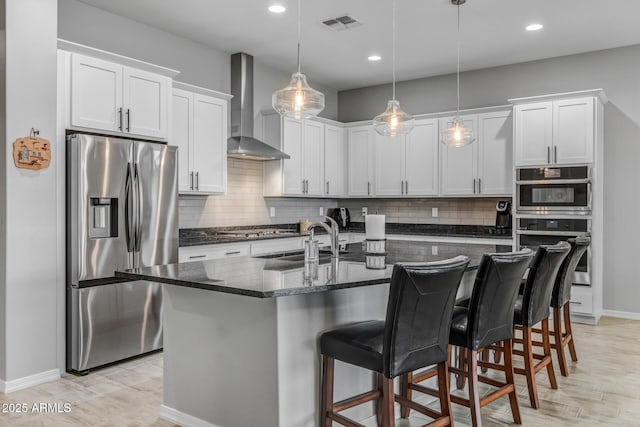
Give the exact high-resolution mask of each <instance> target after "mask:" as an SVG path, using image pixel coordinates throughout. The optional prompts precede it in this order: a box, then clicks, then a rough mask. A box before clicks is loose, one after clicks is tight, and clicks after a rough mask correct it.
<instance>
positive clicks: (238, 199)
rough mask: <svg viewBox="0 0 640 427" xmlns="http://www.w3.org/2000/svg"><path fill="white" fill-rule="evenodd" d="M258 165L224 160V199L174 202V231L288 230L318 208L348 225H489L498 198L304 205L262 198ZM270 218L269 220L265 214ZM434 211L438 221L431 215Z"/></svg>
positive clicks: (194, 198)
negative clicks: (374, 216)
mask: <svg viewBox="0 0 640 427" xmlns="http://www.w3.org/2000/svg"><path fill="white" fill-rule="evenodd" d="M262 165H263V163H262V162H255V161H250V160H238V159H228V163H227V170H228V174H227V194H226V195H224V196H180V228H200V227H227V226H237V225H268V224H292V223H296V222H298V221H300V220H303V219H308V220H310V221H316V220H320V219H322V217H321V215H320V211H319V210H320V208H321V207H322V208H323V211H324V212H326V210H327V209H328V208H334V207H337V206H343V207H347V208H349V210H350V212H351V220H352V221H364V218H363V217H362V213H361V212H362V207H363V206H366V207H367V209H368V212H369V213H380V214H385V215H386V216H387V218H386V220H387V222H396V223H408V224H463V225H489V226H490V225H494V224H495V221H496V210H495V207H496V203H497V201H498V200H502V199H501V198H482V199H480V198H477V199H338V200H335V199H308V198H289V197H287V198H284V197H283V198H272V197H269V198H265V197H263V196H262ZM271 208H274V209H275V216H273V217H271V216H270V209H271ZM431 208H438V217H432V216H431V213H432V209H431Z"/></svg>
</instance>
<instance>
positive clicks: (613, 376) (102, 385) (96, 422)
mask: <svg viewBox="0 0 640 427" xmlns="http://www.w3.org/2000/svg"><path fill="white" fill-rule="evenodd" d="M574 334H575V335H576V346H577V351H578V357H579V358H580V361H579V362H578V363H577V364H573V363H572V364H571V365H570V376H569V377H568V378H564V377H562V376H560V372H559V370H558V369H557V362H556V361H555V359H554V363H555V366H556V373H557V377H558V383H559V389H558V390H551V389H550V388H549V385H548V381H547V379H546V374H545V372H544V371H543V372H541V373H540V374H538V377H537V378H538V392H539V394H540V405H541V408H540V409H539V410H537V411H536V410H533V409H531V407H530V406H529V399H528V394H527V387H526V383H525V381H524V377H522V376H519V375H518V376H516V381H517V383H518V398H519V403H520V409H521V413H522V421H523V424H522V425H523V426H526V427H534V426H535V427H538V426H540V427H564V426H581V427H587V426H616V427H623V426H640V321H632V320H621V319H612V318H603V319H602V320H601V321H600V324H599V325H598V326H595V327H593V326H585V325H577V324H576V325H574ZM516 361H517V362H519V360H518V359H517V358H516ZM161 399H162V354H161V353H157V354H153V355H151V356H148V357H145V358H140V359H136V360H132V361H129V362H126V363H122V364H119V365H116V366H111V367H108V368H105V369H101V370H98V371H96V372H93V373H92V374H90V375H88V376H84V377H76V376H65V377H64V378H62V379H60V380H58V381H54V382H50V383H47V384H42V385H40V386H37V387H32V388H30V389H26V390H21V391H17V392H14V393H12V394H9V395H1V394H0V405H1V406H5V404H11V403H14V404H15V403H19V404H22V403H26V404H27V406H28V407H29V409H30V408H31V406H32V404H33V403H43V402H45V403H58V404H59V406H60V407H62V405H63V404H64V403H68V404H70V409H71V410H70V412H68V413H49V414H37V413H35V414H34V413H28V414H16V413H13V414H8V413H0V426H25V427H27V426H28V427H31V426H118V427H119V426H157V427H168V426H172V425H173V424H171V423H168V422H166V421H163V420H161V419H159V417H158V410H159V406H160V403H161ZM0 409H3V408H1V407H0ZM453 410H454V416H455V425H456V426H457V427H467V426H469V425H470V419H469V412H468V409H466V408H463V407H460V406H458V405H453ZM412 414H415V412H412ZM482 419H483V425H484V426H487V427H489V426H505V425H510V424H511V425H513V419H512V418H511V412H510V410H509V403H508V399H506V398H505V399H499V400H498V401H497V402H494V403H493V404H491V405H489V406H487V407H485V408H483V409H482ZM425 422H426V421H425V419H424V418H421V417H419V416H416V415H412V417H411V418H410V419H409V420H403V421H399V422H398V423H397V424H396V425H397V426H398V427H408V426H411V427H413V426H418V425H422V424H424V423H425ZM372 425H374V424H372ZM246 427H269V426H246ZM287 427H289V426H287ZM291 427H298V426H291Z"/></svg>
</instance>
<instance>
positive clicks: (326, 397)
mask: <svg viewBox="0 0 640 427" xmlns="http://www.w3.org/2000/svg"><path fill="white" fill-rule="evenodd" d="M333 367H334V360H333V358H331V357H327V356H325V355H323V356H322V403H321V406H322V407H321V409H320V410H321V414H320V425H321V426H322V427H331V425H332V424H333V423H332V421H331V419H330V418H329V417H328V416H327V414H328V413H329V412H333V372H334V371H333Z"/></svg>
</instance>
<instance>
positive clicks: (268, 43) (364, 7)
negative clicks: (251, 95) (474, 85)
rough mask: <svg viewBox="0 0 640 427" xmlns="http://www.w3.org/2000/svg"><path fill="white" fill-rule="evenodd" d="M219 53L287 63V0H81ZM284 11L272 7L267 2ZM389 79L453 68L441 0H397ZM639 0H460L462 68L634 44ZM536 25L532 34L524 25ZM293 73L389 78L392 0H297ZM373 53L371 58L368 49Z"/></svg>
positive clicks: (338, 83)
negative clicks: (342, 24) (345, 21)
mask: <svg viewBox="0 0 640 427" xmlns="http://www.w3.org/2000/svg"><path fill="white" fill-rule="evenodd" d="M82 1H83V2H84V3H87V4H90V5H93V6H96V7H99V8H101V9H104V10H108V11H110V12H113V13H116V14H118V15H122V16H126V17H128V18H131V19H134V20H136V21H139V22H143V23H145V24H148V25H151V26H154V27H156V28H160V29H163V30H166V31H169V32H171V33H174V34H176V35H179V36H182V37H185V38H189V39H192V40H195V41H198V42H201V43H203V44H206V45H208V46H211V47H214V48H216V49H219V50H223V51H225V52H228V53H235V52H239V51H243V52H247V53H249V54H252V55H254V56H255V57H256V59H258V60H259V61H260V62H262V63H265V64H267V65H269V66H271V67H273V68H276V69H280V70H283V71H285V72H287V73H288V72H293V71H294V69H295V67H296V10H297V6H296V4H297V2H296V1H295V0H273V1H271V0H179V1H177V0H135V1H132V0H82ZM276 2H277V3H280V4H284V5H285V6H286V7H287V11H286V12H285V13H284V14H281V15H274V14H272V13H270V12H268V11H267V6H268V5H270V4H272V3H276ZM345 13H348V14H350V15H352V16H354V17H356V18H357V19H358V20H360V21H362V22H363V24H364V25H363V26H361V27H358V28H355V29H351V30H346V31H340V32H335V31H331V30H329V29H326V28H324V27H323V26H322V25H321V24H320V21H322V20H324V19H327V18H332V17H336V16H341V15H343V14H345ZM397 16H398V18H397V23H398V24H397V40H398V48H397V78H398V80H408V79H412V78H417V77H426V76H433V75H439V74H446V73H450V72H453V71H455V26H456V8H455V7H454V6H452V5H451V2H450V0H398V2H397ZM638 17H640V1H638V0H617V1H611V0H468V1H467V3H466V4H465V5H463V6H461V25H462V31H461V45H462V46H461V54H462V64H461V67H462V69H463V70H471V69H478V68H486V67H491V66H496V65H504V64H511V63H516V62H524V61H531V60H536V59H541V58H550V57H555V56H563V55H569V54H574V53H580V52H587V51H593V50H600V49H606V48H611V47H618V46H627V45H631V44H637V43H640V25H638V22H637V21H638ZM532 22H539V23H542V24H544V29H543V30H541V31H538V32H527V31H525V30H524V27H525V26H526V25H527V24H529V23H532ZM302 38H303V44H302V71H303V72H304V73H306V74H307V76H308V78H309V83H310V84H311V85H313V83H314V82H318V83H324V84H327V85H329V86H331V87H334V88H336V89H339V90H342V89H349V88H355V87H362V86H369V85H374V84H380V83H387V82H389V81H391V0H384V1H383V0H316V1H309V0H304V1H302ZM372 53H377V54H380V55H381V56H382V57H383V59H382V61H379V62H377V63H370V62H368V61H367V59H366V58H367V56H368V55H370V54H372Z"/></svg>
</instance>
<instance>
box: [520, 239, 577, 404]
mask: <svg viewBox="0 0 640 427" xmlns="http://www.w3.org/2000/svg"><path fill="white" fill-rule="evenodd" d="M570 249H571V246H570V245H569V244H568V243H567V242H559V243H557V244H555V245H542V246H539V247H538V250H537V251H536V254H535V256H534V258H533V261H532V262H531V264H530V266H529V274H528V275H527V279H526V281H525V284H524V289H523V292H522V295H518V297H517V299H516V304H515V308H514V311H513V321H514V324H515V327H516V328H517V329H520V330H522V338H514V339H513V343H514V344H516V343H517V344H522V350H516V349H514V350H513V354H517V355H519V356H523V357H524V369H522V368H516V369H515V373H516V374H521V375H524V376H526V377H527V387H528V389H529V400H530V401H531V407H533V408H535V409H538V408H539V407H540V402H539V399H538V390H537V385H536V374H537V373H538V372H540V371H541V370H543V369H544V368H545V367H546V368H547V375H548V376H549V382H550V383H551V388H553V389H557V388H558V383H557V381H556V375H555V373H554V372H553V361H552V359H551V346H550V345H549V305H550V303H551V293H552V291H553V286H554V284H555V283H556V277H557V276H558V270H559V269H560V265H561V264H562V262H563V261H564V260H565V258H566V257H567V254H568V253H569V250H570ZM540 322H542V342H541V343H538V344H541V345H542V348H543V354H537V353H534V351H533V345H534V343H533V340H532V335H531V334H532V332H533V326H534V325H537V324H538V323H540Z"/></svg>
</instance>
